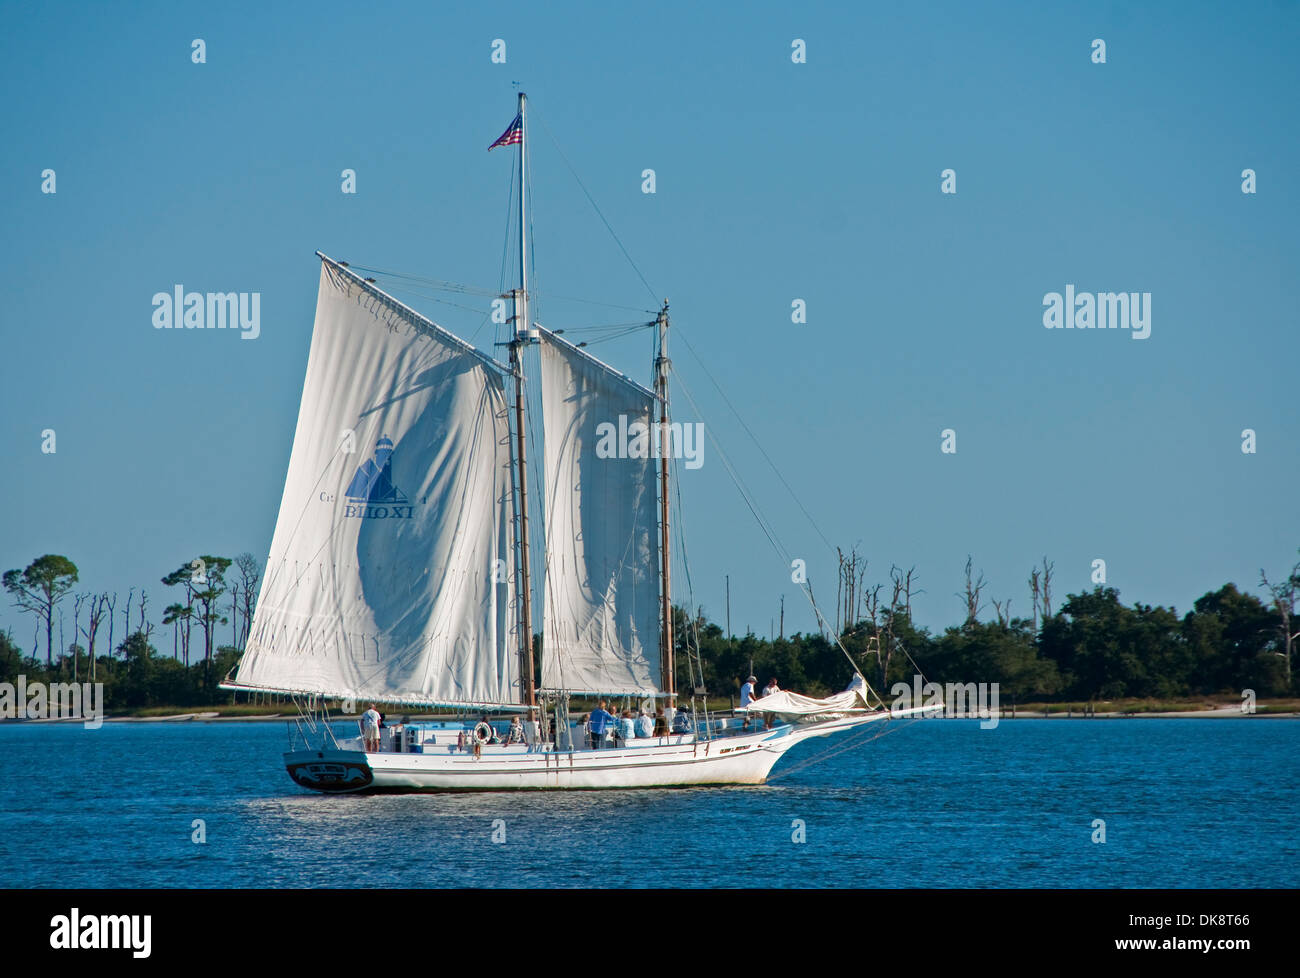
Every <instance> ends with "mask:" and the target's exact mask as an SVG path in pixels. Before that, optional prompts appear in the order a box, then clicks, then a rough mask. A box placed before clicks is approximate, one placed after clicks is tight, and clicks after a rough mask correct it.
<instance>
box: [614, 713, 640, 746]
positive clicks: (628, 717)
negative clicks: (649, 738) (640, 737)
mask: <svg viewBox="0 0 1300 978" xmlns="http://www.w3.org/2000/svg"><path fill="white" fill-rule="evenodd" d="M618 736H619V739H620V740H621V741H623V746H624V747H626V746H627V744H628V741H630V740H632V739H633V738H634V737H635V736H636V721H635V720H633V719H632V711H631V710H624V711H623V717H622V719H620V720H619V721H618Z"/></svg>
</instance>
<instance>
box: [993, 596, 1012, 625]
mask: <svg viewBox="0 0 1300 978" xmlns="http://www.w3.org/2000/svg"><path fill="white" fill-rule="evenodd" d="M993 610H994V612H995V613H996V614H997V616H998V624H999V625H1001V626H1002V627H1003V628H1006V627H1008V626H1009V625H1010V624H1011V599H1010V598H1007V600H1006V601H998V600H997V599H996V598H995V599H994V600H993Z"/></svg>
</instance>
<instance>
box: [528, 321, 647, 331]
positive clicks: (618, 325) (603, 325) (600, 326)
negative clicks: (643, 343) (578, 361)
mask: <svg viewBox="0 0 1300 978" xmlns="http://www.w3.org/2000/svg"><path fill="white" fill-rule="evenodd" d="M655 325H657V324H656V323H653V322H650V323H647V322H635V323H595V324H593V325H591V326H565V327H564V331H565V332H566V333H581V332H583V331H584V330H589V329H625V328H626V329H649V328H650V327H651V326H655ZM551 332H554V330H552V331H551Z"/></svg>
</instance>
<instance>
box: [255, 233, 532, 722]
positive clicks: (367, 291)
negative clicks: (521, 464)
mask: <svg viewBox="0 0 1300 978" xmlns="http://www.w3.org/2000/svg"><path fill="white" fill-rule="evenodd" d="M322 258H323V264H322V268H321V278H320V293H319V297H318V299H317V305H316V324H315V329H314V331H313V333H312V343H311V353H310V356H309V358H308V363H307V378H306V381H305V383H304V385H303V393H302V405H301V408H300V410H299V414H298V427H297V430H296V432H295V434H294V440H293V453H292V455H291V457H290V460H289V472H288V476H287V477H286V479H285V488H284V497H283V499H282V500H281V503H280V515H279V519H278V520H277V522H276V526H275V534H274V537H273V538H272V542H271V553H270V558H269V560H268V562H267V567H266V575H265V578H264V580H263V582H262V589H261V595H260V597H259V599H258V603H257V613H256V615H255V617H254V620H253V626H252V630H251V632H250V635H249V639H248V643H247V649H246V651H245V653H244V656H243V659H242V661H241V663H240V666H239V673H238V676H237V678H236V681H235V683H236V685H239V686H247V687H253V688H258V689H271V690H279V691H292V692H315V693H321V694H324V695H328V696H339V697H354V698H356V699H370V698H373V699H376V700H385V701H388V702H406V703H412V704H446V705H453V704H475V705H479V704H483V705H487V704H507V703H518V702H520V690H519V658H518V651H519V647H520V643H519V639H518V634H517V631H516V611H517V608H516V606H515V605H516V601H515V597H514V592H513V587H514V566H515V565H514V542H513V533H512V525H511V520H512V506H511V491H512V483H511V473H510V463H511V460H510V437H509V427H508V416H507V406H506V399H505V391H504V384H503V371H504V370H505V368H504V367H502V366H501V365H500V364H498V363H496V361H494V360H492V359H491V358H489V357H486V356H484V355H483V354H481V353H479V352H478V351H476V350H474V349H473V348H472V347H470V346H469V345H468V344H465V343H463V342H461V341H460V340H458V339H457V338H456V337H454V336H452V335H451V334H450V333H447V332H446V331H444V330H442V329H441V328H440V327H438V326H436V325H435V324H433V323H431V322H429V321H428V320H426V319H424V318H423V317H421V316H419V315H417V314H416V313H414V312H412V311H411V310H409V309H407V308H406V307H405V306H403V305H401V304H400V303H398V302H396V301H395V300H393V299H391V298H389V297H388V296H386V295H384V294H383V293H381V292H379V291H377V290H375V289H371V288H370V287H369V286H368V285H366V284H365V283H364V282H362V281H361V280H360V279H359V278H358V277H357V276H356V275H355V274H353V273H352V272H350V271H348V270H347V269H345V268H342V267H341V266H339V265H337V264H335V263H334V262H332V261H330V260H329V259H324V256H322Z"/></svg>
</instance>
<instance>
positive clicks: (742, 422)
mask: <svg viewBox="0 0 1300 978" xmlns="http://www.w3.org/2000/svg"><path fill="white" fill-rule="evenodd" d="M677 328H678V333H677V335H678V336H681V338H682V342H683V343H685V344H686V349H688V350H690V351H691V356H693V357H694V358H695V360H696V362H697V363H699V365H700V369H701V370H703V371H704V376H706V377H708V378H709V382H710V383H711V384H713V387H714V389H715V390H716V391H717V392H718V394H719V395H720V396H721V397H722V400H723V402H724V403H725V404H726V405H727V407H728V408H730V409H731V413H732V414H734V415H735V416H736V420H737V421H739V422H740V426H741V427H742V428H744V429H745V434H747V435H749V437H750V440H751V441H753V443H754V444H755V445H757V446H758V450H759V452H760V453H761V454H762V456H763V458H764V459H765V460H766V461H767V464H768V465H769V466H770V467H771V469H772V471H773V472H775V473H776V477H777V478H778V479H780V480H781V485H783V486H785V491H786V492H788V493H789V494H790V498H791V499H793V500H794V501H795V505H796V506H798V507H799V509H800V511H801V512H802V513H803V515H804V516H805V517H807V519H808V522H809V524H810V525H811V526H812V528H813V530H814V531H815V532H816V534H817V535H818V536H819V537H821V539H822V543H824V544H826V549H827V550H834V549H835V548H834V547H833V546H831V542H830V541H829V540H827V539H826V534H824V533H822V531H821V527H819V526H818V525H817V521H816V520H814V519H813V518H812V514H811V513H809V512H808V510H807V509H805V508H804V504H803V502H802V501H801V500H800V499H799V497H798V496H796V495H795V492H794V490H793V489H791V488H790V483H788V482H786V481H785V476H783V475H782V474H781V470H780V469H778V468H777V467H776V463H775V462H773V461H772V458H771V456H769V455H768V454H767V451H766V450H765V449H764V448H763V446H762V444H761V443H760V442H759V440H758V438H757V437H756V436H755V435H754V432H753V431H751V430H750V428H749V425H747V424H745V419H744V418H742V417H741V416H740V412H739V411H737V410H736V407H735V405H734V404H732V403H731V400H730V399H729V398H728V397H727V395H726V392H724V391H723V389H722V386H721V385H720V384H719V383H718V382H717V380H715V379H714V377H713V374H711V373H710V372H709V368H708V367H707V366H706V365H705V363H704V358H703V357H701V356H700V355H699V354H698V353H697V352H696V351H695V347H693V346H691V341H690V339H688V338H687V337H686V336H685V334H683V333H682V332H681V326H678V327H677Z"/></svg>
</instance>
